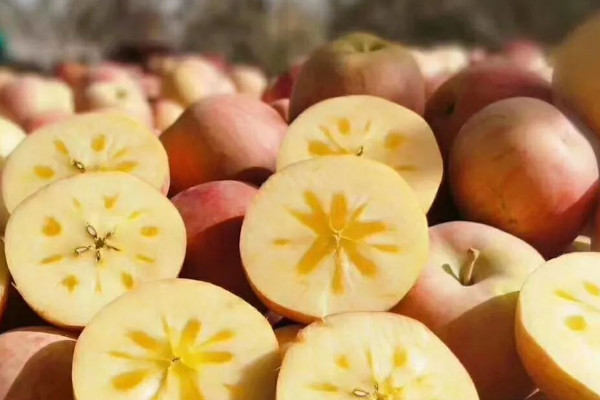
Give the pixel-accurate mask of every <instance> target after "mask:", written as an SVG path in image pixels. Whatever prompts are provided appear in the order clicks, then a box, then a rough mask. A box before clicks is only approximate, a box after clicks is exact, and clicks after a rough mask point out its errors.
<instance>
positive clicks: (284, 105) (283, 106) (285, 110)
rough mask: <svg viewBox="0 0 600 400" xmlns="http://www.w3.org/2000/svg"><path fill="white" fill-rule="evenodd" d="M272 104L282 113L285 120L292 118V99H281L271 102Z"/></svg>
mask: <svg viewBox="0 0 600 400" xmlns="http://www.w3.org/2000/svg"><path fill="white" fill-rule="evenodd" d="M270 106H271V107H273V108H274V109H275V111H277V112H278V113H279V115H281V118H283V120H284V121H289V119H290V99H279V100H275V101H274V102H272V103H270ZM284 133H285V132H284Z"/></svg>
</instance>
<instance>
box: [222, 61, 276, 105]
mask: <svg viewBox="0 0 600 400" xmlns="http://www.w3.org/2000/svg"><path fill="white" fill-rule="evenodd" d="M229 78H230V79H231V80H232V82H233V84H234V85H235V88H236V90H237V92H238V93H245V94H248V95H250V96H254V97H256V98H258V99H259V98H261V96H262V95H263V93H264V91H265V89H266V88H267V85H268V83H269V82H268V80H267V76H266V75H265V73H264V72H263V71H262V70H261V69H260V68H257V67H254V66H251V65H243V64H240V65H234V66H233V67H232V68H231V71H230V72H229Z"/></svg>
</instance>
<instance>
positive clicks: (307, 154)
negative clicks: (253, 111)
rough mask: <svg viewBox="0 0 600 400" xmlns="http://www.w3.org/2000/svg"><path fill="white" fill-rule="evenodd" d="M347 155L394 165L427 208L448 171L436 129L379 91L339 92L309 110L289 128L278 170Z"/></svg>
mask: <svg viewBox="0 0 600 400" xmlns="http://www.w3.org/2000/svg"><path fill="white" fill-rule="evenodd" d="M348 154H349V155H356V156H359V157H364V158H371V159H374V160H377V161H380V162H382V163H384V164H387V165H389V166H390V167H392V168H394V169H395V170H396V171H397V172H398V173H400V174H401V175H402V177H403V178H404V179H406V181H407V182H408V184H409V185H410V186H411V187H412V188H413V189H414V191H415V193H416V195H417V198H418V199H419V202H420V204H421V207H422V208H423V210H425V211H427V210H429V208H430V207H431V204H432V203H433V200H434V198H435V195H436V193H437V191H438V188H439V186H440V183H441V181H442V173H443V164H442V156H441V153H440V150H439V147H438V145H437V142H436V139H435V136H434V134H433V132H432V130H431V128H430V127H429V125H428V124H427V122H425V120H424V119H423V118H422V117H421V116H419V115H418V114H417V113H415V112H414V111H411V110H409V109H408V108H405V107H402V106H400V105H398V104H395V103H392V102H391V101H388V100H385V99H382V98H379V97H375V96H366V95H354V96H343V97H336V98H332V99H328V100H325V101H322V102H320V103H317V104H315V105H314V106H312V107H310V108H309V109H307V110H306V111H304V112H303V113H302V114H300V116H298V118H296V119H295V120H294V122H293V123H292V124H291V125H290V127H289V130H288V132H287V134H286V136H285V138H284V140H283V144H282V147H281V150H280V152H279V156H278V158H277V169H278V170H279V169H281V168H284V167H286V166H288V165H290V164H293V163H295V162H298V161H302V160H307V159H311V158H315V157H320V156H324V155H348Z"/></svg>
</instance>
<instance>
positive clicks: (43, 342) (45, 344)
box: [0, 327, 75, 400]
mask: <svg viewBox="0 0 600 400" xmlns="http://www.w3.org/2000/svg"><path fill="white" fill-rule="evenodd" d="M74 350H75V340H74V338H73V337H71V336H70V335H68V334H66V333H63V332H60V331H58V330H54V329H49V328H35V327H29V328H26V329H18V330H13V331H10V332H5V333H3V334H1V335H0V398H1V399H3V400H73V399H74V397H73V388H72V385H71V366H72V361H73V352H74Z"/></svg>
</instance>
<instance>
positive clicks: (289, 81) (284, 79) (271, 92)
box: [262, 64, 302, 103]
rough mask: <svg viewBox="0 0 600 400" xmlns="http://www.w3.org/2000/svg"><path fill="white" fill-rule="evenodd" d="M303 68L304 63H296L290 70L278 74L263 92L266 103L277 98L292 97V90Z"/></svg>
mask: <svg viewBox="0 0 600 400" xmlns="http://www.w3.org/2000/svg"><path fill="white" fill-rule="evenodd" d="M301 70H302V64H296V65H294V66H292V67H291V68H290V69H289V70H288V71H286V72H284V73H283V74H281V75H278V76H277V77H276V78H275V79H274V80H273V82H272V83H271V84H270V85H269V86H268V87H267V89H266V90H265V92H264V93H263V95H262V100H263V101H264V102H265V103H273V102H275V101H277V100H281V99H289V98H290V97H292V91H293V90H294V85H295V84H296V80H297V79H298V75H300V71H301Z"/></svg>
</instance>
